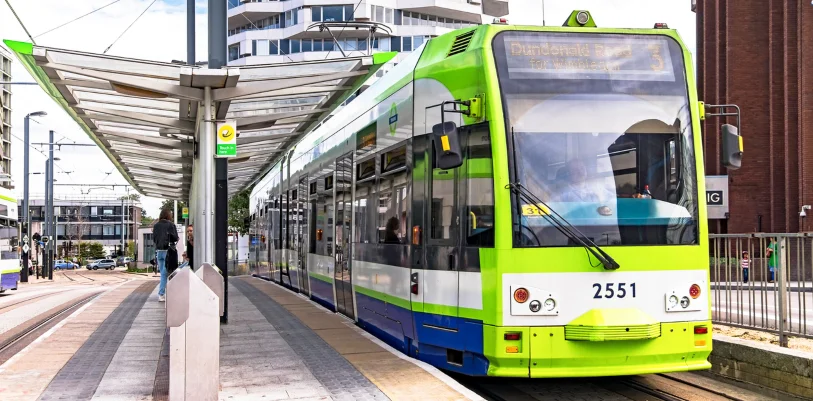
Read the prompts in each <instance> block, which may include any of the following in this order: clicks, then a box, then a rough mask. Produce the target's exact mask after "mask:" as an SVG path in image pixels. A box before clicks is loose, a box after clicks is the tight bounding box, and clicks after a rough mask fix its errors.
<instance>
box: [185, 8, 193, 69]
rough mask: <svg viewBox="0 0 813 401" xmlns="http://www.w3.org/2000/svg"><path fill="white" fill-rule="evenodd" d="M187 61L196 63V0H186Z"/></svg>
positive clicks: (190, 63) (191, 63)
mask: <svg viewBox="0 0 813 401" xmlns="http://www.w3.org/2000/svg"><path fill="white" fill-rule="evenodd" d="M186 62H187V63H189V65H195V0H186Z"/></svg>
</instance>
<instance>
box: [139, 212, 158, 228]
mask: <svg viewBox="0 0 813 401" xmlns="http://www.w3.org/2000/svg"><path fill="white" fill-rule="evenodd" d="M153 220H155V219H153V218H152V217H150V216H147V215H146V214H142V215H141V225H142V226H148V225H150V224H152V221H153Z"/></svg>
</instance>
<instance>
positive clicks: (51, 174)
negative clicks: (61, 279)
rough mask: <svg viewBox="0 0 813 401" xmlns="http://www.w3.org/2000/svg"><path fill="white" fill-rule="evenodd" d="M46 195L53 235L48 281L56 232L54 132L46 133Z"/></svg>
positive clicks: (52, 262) (50, 276) (52, 268)
mask: <svg viewBox="0 0 813 401" xmlns="http://www.w3.org/2000/svg"><path fill="white" fill-rule="evenodd" d="M48 172H49V175H48V177H49V178H50V179H49V180H48V186H49V187H50V188H48V194H49V195H50V196H49V198H50V202H51V205H50V206H49V207H48V210H49V211H50V212H51V229H52V230H53V231H51V232H52V233H53V235H54V238H53V241H54V243H53V246H51V250H50V256H49V258H48V280H53V279H54V251H55V250H56V244H57V237H58V236H57V232H56V219H55V218H54V217H55V216H54V130H51V131H48Z"/></svg>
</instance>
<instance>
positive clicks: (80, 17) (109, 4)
mask: <svg viewBox="0 0 813 401" xmlns="http://www.w3.org/2000/svg"><path fill="white" fill-rule="evenodd" d="M6 1H8V0H6ZM120 1H121V0H114V1H112V2H110V3H107V4H105V5H103V6H101V7H99V8H97V9H95V10H93V11H91V12H89V13H87V14H84V15H81V16H79V17H76V18H74V19H72V20H70V21H68V22H66V23H64V24H62V25H59V26H57V27H56V28H51V29H49V30H47V31H45V32H43V33H41V34H39V35H37V36H34V37H35V38H38V37H40V36H42V35H45V34H47V33H51V32H53V31H55V30H57V29H59V28H62V27H63V26H65V25H68V24H70V23H72V22H76V21H78V20H80V19H82V18H85V17H87V16H88V15H90V14H93V13H95V12H97V11H99V10H101V9H103V8H105V7H108V6H112V5H113V4H116V3H118V2H120ZM32 40H33V39H32Z"/></svg>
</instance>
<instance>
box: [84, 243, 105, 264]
mask: <svg viewBox="0 0 813 401" xmlns="http://www.w3.org/2000/svg"><path fill="white" fill-rule="evenodd" d="M79 255H80V257H81V258H82V259H83V260H86V259H101V258H104V257H105V255H106V252H105V251H104V245H102V243H101V242H96V241H93V242H83V243H81V244H79Z"/></svg>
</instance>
